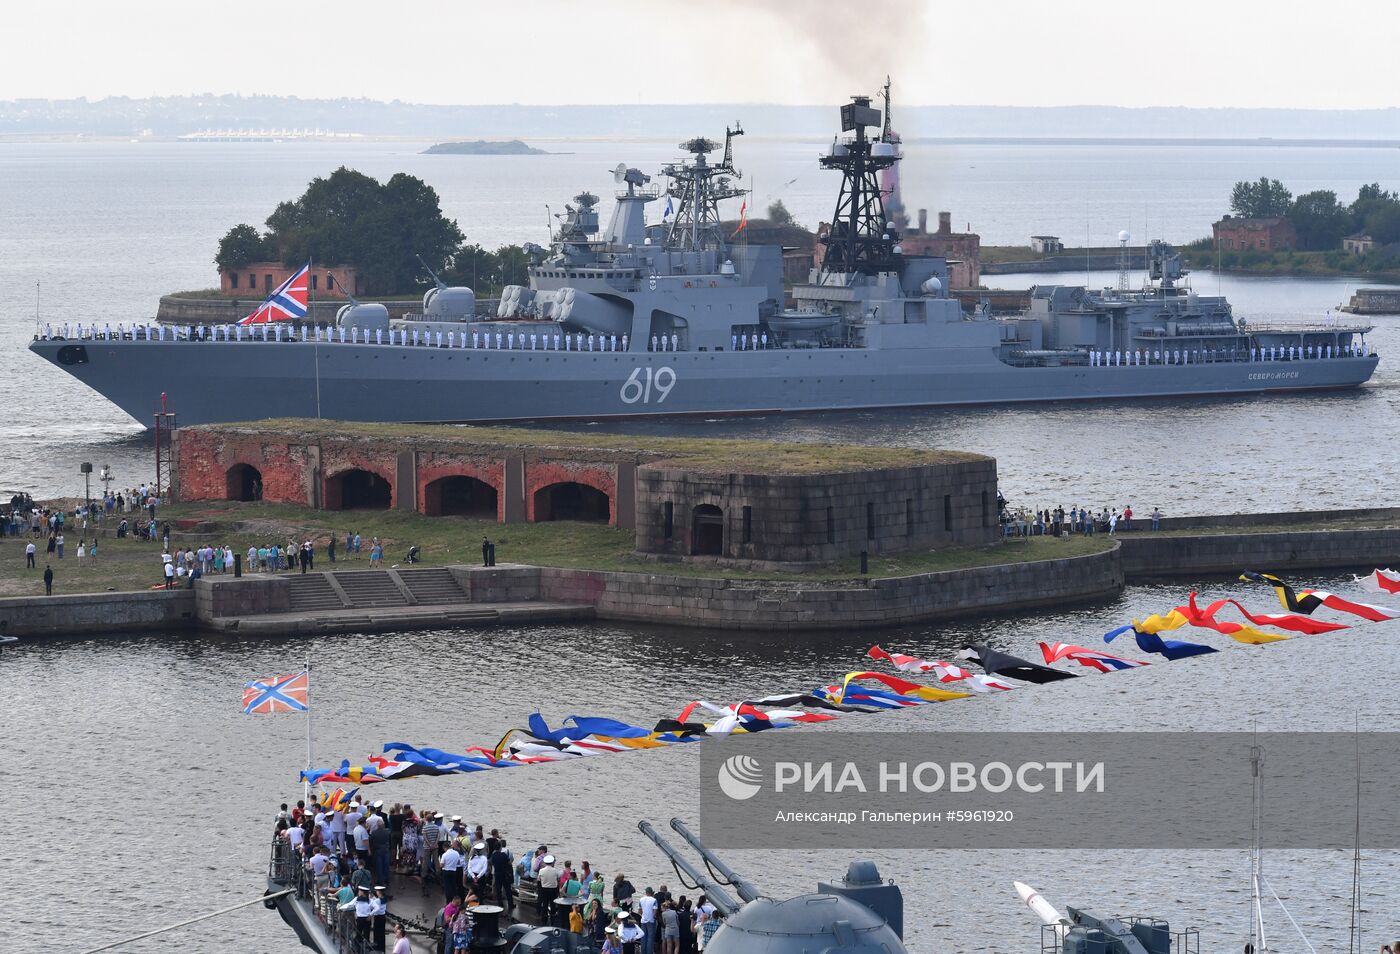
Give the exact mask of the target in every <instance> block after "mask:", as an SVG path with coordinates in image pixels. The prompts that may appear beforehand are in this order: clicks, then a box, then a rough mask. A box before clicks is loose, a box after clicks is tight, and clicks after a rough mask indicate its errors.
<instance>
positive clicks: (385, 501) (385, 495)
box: [326, 468, 394, 510]
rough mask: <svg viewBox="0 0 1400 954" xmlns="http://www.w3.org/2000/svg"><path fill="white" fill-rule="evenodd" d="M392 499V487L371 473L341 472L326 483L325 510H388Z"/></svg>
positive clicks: (364, 471)
mask: <svg viewBox="0 0 1400 954" xmlns="http://www.w3.org/2000/svg"><path fill="white" fill-rule="evenodd" d="M393 499H394V490H393V487H392V486H391V485H390V484H389V482H388V481H387V480H385V479H384V478H383V477H380V476H379V475H378V474H376V473H374V472H373V471H368V470H359V469H358V468H357V469H354V470H347V471H342V472H341V473H339V474H336V475H335V476H334V477H331V478H330V479H328V480H327V481H326V509H327V510H388V509H389V504H390V503H391V502H392V501H393Z"/></svg>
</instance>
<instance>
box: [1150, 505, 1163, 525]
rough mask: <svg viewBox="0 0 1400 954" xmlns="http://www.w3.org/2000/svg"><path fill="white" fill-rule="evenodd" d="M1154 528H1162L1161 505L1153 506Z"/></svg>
mask: <svg viewBox="0 0 1400 954" xmlns="http://www.w3.org/2000/svg"><path fill="white" fill-rule="evenodd" d="M1152 529H1153V530H1160V529H1162V508H1161V507H1153V508H1152Z"/></svg>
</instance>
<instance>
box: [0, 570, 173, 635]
mask: <svg viewBox="0 0 1400 954" xmlns="http://www.w3.org/2000/svg"><path fill="white" fill-rule="evenodd" d="M59 582H60V585H61V584H62V581H61V580H60V581H59ZM194 625H195V594H194V591H192V590H189V589H177V590H138V591H135V592H131V593H77V594H73V595H71V596H22V597H16V598H11V599H3V600H0V633H4V634H5V635H6V636H79V635H86V634H93V635H107V634H111V633H125V632H139V633H148V632H152V631H165V630H182V629H193V628H194Z"/></svg>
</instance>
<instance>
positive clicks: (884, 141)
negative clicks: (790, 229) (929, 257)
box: [818, 85, 899, 284]
mask: <svg viewBox="0 0 1400 954" xmlns="http://www.w3.org/2000/svg"><path fill="white" fill-rule="evenodd" d="M885 109H886V112H888V110H889V87H888V85H886V88H885ZM880 125H881V122H880V110H878V109H875V108H874V107H872V106H871V105H870V97H869V96H853V97H851V101H850V102H849V103H847V104H846V105H845V106H842V107H841V131H842V132H843V133H852V134H853V135H851V136H849V137H848V138H846V139H838V140H837V141H835V142H833V143H832V146H831V152H830V154H829V155H825V156H822V157H821V165H822V168H823V169H837V170H839V171H840V172H841V176H842V180H841V194H840V196H839V197H838V198H837V200H836V213H835V215H833V216H832V219H831V229H830V231H828V232H827V234H826V235H825V236H823V237H822V243H823V244H824V245H825V246H826V254H825V255H824V256H823V258H822V270H821V275H820V276H819V277H818V283H819V284H826V283H827V279H828V277H829V276H833V275H842V276H843V279H842V281H843V282H844V283H845V284H850V283H851V282H852V281H853V280H854V278H855V276H856V275H876V274H879V273H880V272H888V271H893V270H894V269H895V268H896V267H897V265H898V262H897V260H896V257H895V254H894V248H895V235H894V231H893V226H892V225H891V224H890V223H889V222H888V220H887V219H886V218H885V204H884V199H883V196H882V195H881V191H880V182H879V177H880V174H881V172H883V171H884V170H886V169H890V168H892V167H893V166H894V165H895V163H897V162H899V151H898V150H897V149H896V147H895V144H894V143H893V142H891V141H890V138H891V137H892V136H893V135H894V133H893V130H892V129H891V128H890V126H889V125H888V124H886V125H885V126H884V127H883V128H882V130H881V133H880V136H879V138H877V139H868V138H866V135H865V130H866V127H868V126H875V127H879V126H880Z"/></svg>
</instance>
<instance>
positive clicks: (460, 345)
mask: <svg viewBox="0 0 1400 954" xmlns="http://www.w3.org/2000/svg"><path fill="white" fill-rule="evenodd" d="M35 338H36V340H44V341H156V342H182V341H184V342H197V343H224V342H228V343H239V342H271V343H277V342H298V341H299V342H317V343H320V344H347V345H379V346H388V347H410V348H449V349H453V350H476V351H566V352H574V351H577V352H618V351H627V350H628V344H629V339H628V336H627V335H620V336H619V335H595V334H584V333H582V332H573V333H568V332H554V333H541V332H538V331H531V332H525V331H519V332H515V331H496V330H493V331H472V332H470V334H469V333H468V332H466V331H462V332H454V331H447V332H442V331H425V330H420V329H417V328H413V329H407V328H389V329H382V328H380V329H375V330H374V331H373V332H371V331H369V330H367V329H360V328H350V329H346V328H317V327H302V328H295V327H291V326H286V325H283V324H275V323H274V324H263V325H183V326H171V325H161V324H139V325H137V324H133V325H126V324H117V325H111V324H102V325H83V324H64V325H61V326H58V327H55V326H53V325H45V326H44V329H43V330H42V331H41V332H40V333H39V334H37V335H36V336H35ZM774 343H775V342H774V341H773V340H772V339H770V338H769V337H768V335H766V334H763V335H759V334H744V335H734V336H731V338H730V347H731V350H733V351H738V352H743V351H766V350H769V349H770V347H771V346H772V344H774ZM646 350H647V351H660V352H675V351H681V350H684V349H683V348H682V347H681V341H680V338H679V336H677V335H674V334H673V335H652V336H651V338H650V340H649V341H647V342H646ZM1375 355H1376V351H1375V349H1374V348H1370V347H1368V346H1366V345H1364V344H1350V345H1345V346H1338V345H1330V344H1328V345H1302V346H1299V345H1291V346H1287V347H1270V348H1249V349H1233V350H1232V349H1221V350H1212V349H1204V350H1203V349H1188V350H1180V349H1153V350H1142V349H1139V350H1134V351H1089V352H1084V353H1083V357H1084V359H1085V361H1086V363H1087V365H1088V366H1089V367H1095V368H1097V367H1147V366H1152V365H1197V364H1225V363H1229V364H1243V363H1261V362H1277V361H1304V360H1307V361H1315V360H1330V359H1335V358H1360V357H1375ZM1031 363H1034V362H1031Z"/></svg>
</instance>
